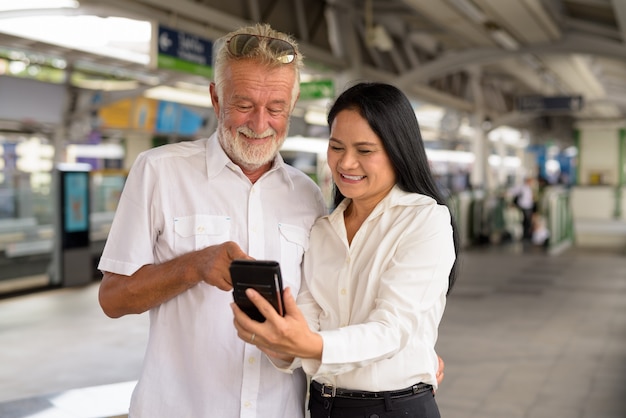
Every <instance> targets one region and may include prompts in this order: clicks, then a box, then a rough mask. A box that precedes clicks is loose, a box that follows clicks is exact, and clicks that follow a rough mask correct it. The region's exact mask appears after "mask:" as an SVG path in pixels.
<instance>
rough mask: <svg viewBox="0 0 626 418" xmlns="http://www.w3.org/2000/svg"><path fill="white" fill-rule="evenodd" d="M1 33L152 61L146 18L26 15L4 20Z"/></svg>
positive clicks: (149, 32)
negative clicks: (143, 19) (142, 19)
mask: <svg viewBox="0 0 626 418" xmlns="http://www.w3.org/2000/svg"><path fill="white" fill-rule="evenodd" d="M0 1H3V0H0ZM15 3H20V2H19V1H16V2H15ZM0 32H3V33H8V34H10V35H13V36H17V37H20V38H26V39H33V40H35V41H41V42H47V43H50V44H53V45H60V46H63V47H66V48H73V49H78V50H81V51H86V52H89V53H92V54H98V55H104V56H108V57H113V58H117V59H121V60H125V61H131V62H136V63H139V64H148V63H149V62H150V39H151V37H152V25H151V24H150V22H147V21H141V20H133V19H127V18H121V17H107V18H102V17H98V16H87V15H81V16H56V15H50V16H24V17H15V18H6V19H2V27H1V28H0Z"/></svg>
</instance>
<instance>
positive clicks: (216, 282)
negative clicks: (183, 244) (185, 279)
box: [194, 241, 252, 291]
mask: <svg viewBox="0 0 626 418" xmlns="http://www.w3.org/2000/svg"><path fill="white" fill-rule="evenodd" d="M194 256H195V260H194V264H195V266H196V268H197V269H198V274H199V276H200V277H201V278H202V281H204V282H205V283H207V284H210V285H211V286H215V287H217V288H219V289H221V290H224V291H228V290H231V289H232V288H233V284H232V280H231V278H230V270H229V268H230V263H231V262H232V261H233V260H234V259H252V257H250V256H248V254H246V253H244V252H243V250H242V249H241V248H240V247H239V245H237V244H236V243H234V242H233V241H228V242H225V243H223V244H220V245H212V246H210V247H207V248H204V249H202V250H200V251H197V252H196V253H195V254H194Z"/></svg>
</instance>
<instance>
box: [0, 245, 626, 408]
mask: <svg viewBox="0 0 626 418" xmlns="http://www.w3.org/2000/svg"><path fill="white" fill-rule="evenodd" d="M97 290H98V282H93V283H91V284H89V285H87V286H84V287H76V288H62V289H55V290H49V291H42V292H37V293H32V294H26V295H21V296H16V297H11V298H5V299H2V300H0V417H3V418H109V417H126V416H127V415H126V414H127V409H128V402H129V398H130V394H131V392H132V389H133V387H134V384H135V381H136V379H137V377H138V374H139V371H140V367H141V360H142V357H143V352H144V348H145V344H146V342H147V332H148V317H147V314H142V315H135V316H128V317H123V318H120V319H109V318H107V317H106V316H105V315H104V314H103V313H102V312H101V310H100V308H99V306H98V301H97ZM437 349H438V351H439V353H440V355H441V356H442V357H443V359H444V360H445V363H446V368H445V379H444V382H443V384H442V385H441V387H440V388H439V390H438V392H437V401H438V403H439V406H440V410H441V416H442V417H444V418H624V417H626V252H621V251H614V250H606V251H600V250H581V249H576V248H570V249H568V250H566V251H564V252H562V253H560V254H558V255H548V254H546V253H545V252H544V251H542V250H540V249H538V248H536V247H532V246H523V245H522V244H509V245H506V246H489V247H481V248H470V249H466V250H465V251H464V253H463V255H462V258H461V265H460V276H459V278H458V280H457V285H456V287H455V288H454V290H453V292H452V294H451V295H450V297H449V300H448V306H447V308H446V313H445V315H444V319H443V322H442V324H441V327H440V336H439V343H438V346H437ZM194 418H195V417H194ZM285 418H290V417H285Z"/></svg>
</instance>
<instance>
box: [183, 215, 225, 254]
mask: <svg viewBox="0 0 626 418" xmlns="http://www.w3.org/2000/svg"><path fill="white" fill-rule="evenodd" d="M229 240H230V217H228V216H213V215H192V216H182V217H178V218H174V248H175V250H176V252H177V253H179V254H181V253H185V252H189V251H195V250H200V249H202V248H205V247H208V246H209V245H216V244H221V243H223V242H225V241H229Z"/></svg>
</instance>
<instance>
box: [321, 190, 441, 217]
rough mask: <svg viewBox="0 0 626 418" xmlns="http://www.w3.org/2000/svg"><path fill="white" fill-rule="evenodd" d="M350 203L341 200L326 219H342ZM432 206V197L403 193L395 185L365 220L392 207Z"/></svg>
mask: <svg viewBox="0 0 626 418" xmlns="http://www.w3.org/2000/svg"><path fill="white" fill-rule="evenodd" d="M350 202H351V199H348V198H346V199H343V200H342V201H341V203H339V205H337V208H336V209H335V210H334V211H333V212H332V213H331V214H330V215H327V216H328V218H329V219H330V220H331V221H334V220H335V219H336V218H337V217H339V216H341V217H342V218H343V212H344V211H345V210H346V208H347V207H348V205H349V204H350ZM432 204H436V202H435V199H433V198H432V197H429V196H426V195H423V194H419V193H410V192H405V191H404V190H402V189H400V187H398V185H397V184H396V185H395V186H393V188H392V189H391V190H390V191H389V193H387V196H385V197H384V198H383V200H381V201H380V202H378V204H377V205H376V207H375V208H374V210H373V211H372V213H370V215H369V216H368V217H367V218H368V219H374V218H376V217H378V216H380V215H381V214H383V213H384V212H385V211H386V210H388V209H390V208H392V207H394V206H422V205H432Z"/></svg>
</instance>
